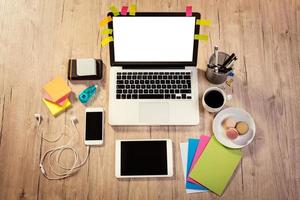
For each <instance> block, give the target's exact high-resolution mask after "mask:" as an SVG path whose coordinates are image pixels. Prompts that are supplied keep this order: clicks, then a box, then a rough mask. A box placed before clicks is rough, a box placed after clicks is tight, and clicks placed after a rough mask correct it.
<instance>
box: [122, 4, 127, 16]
mask: <svg viewBox="0 0 300 200" xmlns="http://www.w3.org/2000/svg"><path fill="white" fill-rule="evenodd" d="M127 10H128V6H122V8H121V15H127Z"/></svg>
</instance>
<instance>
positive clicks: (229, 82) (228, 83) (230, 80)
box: [226, 79, 233, 87]
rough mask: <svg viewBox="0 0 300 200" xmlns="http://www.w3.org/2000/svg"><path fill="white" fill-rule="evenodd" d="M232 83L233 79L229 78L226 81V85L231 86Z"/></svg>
mask: <svg viewBox="0 0 300 200" xmlns="http://www.w3.org/2000/svg"><path fill="white" fill-rule="evenodd" d="M232 83H233V79H229V80H227V81H226V85H228V87H231V85H232Z"/></svg>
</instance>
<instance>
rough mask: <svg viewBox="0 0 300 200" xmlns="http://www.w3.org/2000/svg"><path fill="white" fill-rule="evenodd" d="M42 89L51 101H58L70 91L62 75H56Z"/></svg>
mask: <svg viewBox="0 0 300 200" xmlns="http://www.w3.org/2000/svg"><path fill="white" fill-rule="evenodd" d="M44 91H45V92H46V93H47V94H48V96H49V97H50V98H51V101H52V102H58V101H60V100H61V99H63V98H65V96H67V95H69V94H70V93H71V88H70V87H69V86H68V85H67V83H66V82H65V81H64V79H63V77H61V76H57V77H56V78H54V79H53V80H51V81H50V82H48V83H47V84H46V85H45V86H44Z"/></svg>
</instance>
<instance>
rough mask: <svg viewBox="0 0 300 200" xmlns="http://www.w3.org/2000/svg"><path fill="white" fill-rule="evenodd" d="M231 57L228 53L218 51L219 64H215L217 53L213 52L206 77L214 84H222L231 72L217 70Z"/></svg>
mask: <svg viewBox="0 0 300 200" xmlns="http://www.w3.org/2000/svg"><path fill="white" fill-rule="evenodd" d="M228 57H229V55H228V54H227V53H224V52H219V53H218V66H216V65H215V60H216V59H215V54H212V55H211V56H210V58H209V62H208V65H207V69H206V72H205V75H206V78H207V80H208V81H209V82H211V83H213V84H216V85H218V84H222V83H224V82H225V81H226V80H227V76H228V74H229V73H230V72H227V73H225V72H221V71H218V70H216V68H219V67H220V66H222V65H223V63H224V62H225V60H226V59H227V58H228Z"/></svg>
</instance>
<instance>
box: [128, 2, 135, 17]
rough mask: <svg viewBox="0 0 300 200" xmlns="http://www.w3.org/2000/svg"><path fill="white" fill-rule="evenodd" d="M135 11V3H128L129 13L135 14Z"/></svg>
mask: <svg viewBox="0 0 300 200" xmlns="http://www.w3.org/2000/svg"><path fill="white" fill-rule="evenodd" d="M135 11H136V5H135V4H132V5H130V9H129V15H132V16H134V15H135Z"/></svg>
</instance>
